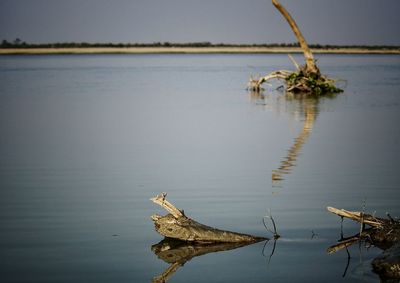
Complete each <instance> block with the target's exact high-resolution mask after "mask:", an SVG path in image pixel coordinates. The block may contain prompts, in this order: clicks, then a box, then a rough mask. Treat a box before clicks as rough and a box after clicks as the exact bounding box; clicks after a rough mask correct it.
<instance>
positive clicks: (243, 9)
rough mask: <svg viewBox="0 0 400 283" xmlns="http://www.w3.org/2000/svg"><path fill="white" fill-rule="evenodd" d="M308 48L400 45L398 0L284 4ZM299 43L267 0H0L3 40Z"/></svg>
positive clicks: (300, 0) (286, 1)
mask: <svg viewBox="0 0 400 283" xmlns="http://www.w3.org/2000/svg"><path fill="white" fill-rule="evenodd" d="M281 3H282V4H283V5H285V7H286V8H287V9H288V10H289V11H290V12H291V13H292V16H293V17H294V18H295V20H296V21H297V22H298V24H299V26H300V28H301V29H302V31H303V33H304V35H305V37H306V39H307V40H308V42H309V43H320V44H342V45H343V44H368V45H400V16H399V13H400V1H399V0H380V1H378V0H282V1H281ZM16 37H19V38H21V39H22V40H24V41H27V42H30V43H48V42H71V41H74V42H81V41H86V42H92V43H94V42H114V43H117V42H126V43H127V42H140V43H147V42H150V43H151V42H158V41H161V42H164V41H169V42H194V41H210V42H213V43H219V42H223V43H281V42H287V43H289V42H295V41H296V40H295V38H294V36H293V34H292V32H291V30H290V29H289V26H288V25H287V23H286V21H285V20H284V19H283V18H282V16H281V15H280V14H279V13H278V11H277V10H276V9H275V8H274V7H273V5H272V3H271V1H270V0H112V1H111V0H68V1H67V0H0V40H2V39H7V40H9V41H12V40H13V39H15V38H16Z"/></svg>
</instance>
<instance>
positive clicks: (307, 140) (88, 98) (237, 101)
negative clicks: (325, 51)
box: [0, 55, 400, 282]
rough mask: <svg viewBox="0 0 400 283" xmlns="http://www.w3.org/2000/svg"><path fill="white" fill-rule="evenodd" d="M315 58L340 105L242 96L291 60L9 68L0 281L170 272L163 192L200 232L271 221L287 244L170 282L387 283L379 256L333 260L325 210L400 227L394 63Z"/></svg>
mask: <svg viewBox="0 0 400 283" xmlns="http://www.w3.org/2000/svg"><path fill="white" fill-rule="evenodd" d="M318 57H319V58H318V59H319V60H318V63H319V66H320V68H321V69H322V70H323V72H324V73H327V74H329V75H331V76H333V77H337V78H342V79H345V80H346V83H344V82H342V83H341V84H342V86H345V92H344V93H343V94H340V95H338V96H336V97H333V98H323V99H319V100H318V101H316V100H304V99H303V100H298V99H287V98H285V97H284V96H283V95H282V94H281V93H279V92H278V91H275V90H274V89H275V88H273V87H270V88H268V90H271V91H266V92H264V95H263V97H260V96H254V95H252V94H250V93H248V92H247V91H246V90H245V87H246V83H247V80H248V78H249V76H250V75H251V74H257V73H260V74H266V73H268V72H270V71H273V70H276V69H292V68H293V67H292V66H291V63H290V60H289V59H288V58H287V56H286V55H64V56H62V55H57V56H2V57H0V133H1V134H0V229H1V230H0V251H1V253H0V254H1V255H0V257H1V265H0V274H1V277H2V278H3V279H2V280H5V281H6V282H38V281H40V282H71V281H75V282H94V281H95V282H150V281H151V280H152V278H153V277H155V276H157V275H160V274H161V273H162V272H163V271H164V270H165V269H167V268H168V267H169V264H168V263H166V262H164V261H163V260H160V259H158V258H157V256H156V255H155V254H154V253H153V252H152V250H151V247H152V245H154V244H157V243H158V242H159V241H161V240H162V237H161V236H160V235H158V234H157V233H156V232H155V231H154V229H153V224H152V222H151V220H150V218H149V217H150V215H152V214H153V213H164V211H162V209H161V208H159V207H157V206H156V205H154V204H153V203H151V202H150V201H149V198H150V197H153V196H154V195H156V194H158V193H160V192H168V198H169V200H170V201H171V202H173V203H175V204H176V205H177V206H178V207H179V208H183V209H185V212H186V214H188V215H189V216H190V217H193V218H195V219H196V220H198V221H200V222H202V223H205V224H208V225H211V226H215V227H219V228H222V229H227V230H234V231H238V232H244V233H250V234H255V235H260V236H270V235H269V234H268V232H267V231H266V230H265V229H264V226H263V225H262V222H261V219H262V216H263V215H265V214H266V213H267V211H268V210H269V209H271V211H272V214H273V216H274V218H275V220H276V222H277V224H278V231H279V233H280V234H281V235H282V238H281V239H279V240H278V241H277V243H276V247H275V251H274V254H273V256H272V257H271V258H269V255H270V253H271V251H272V248H273V245H272V242H269V243H268V244H267V245H266V246H265V250H264V254H263V245H264V243H257V244H254V245H251V246H247V247H243V248H239V249H234V250H229V251H225V252H219V253H209V254H206V255H203V256H198V257H195V258H193V259H192V260H191V261H189V262H187V263H186V264H185V265H184V266H183V267H180V268H179V269H178V270H177V271H176V272H175V273H174V274H173V275H172V277H171V279H170V282H243V281H249V282H265V281H271V282H290V281H292V282H293V281H295V282H321V281H324V282H338V281H346V282H377V281H378V280H379V278H378V276H376V275H375V274H373V273H372V272H371V271H370V261H371V260H372V259H373V258H374V257H375V256H377V255H378V254H380V251H379V250H378V249H375V248H370V249H364V248H362V249H360V250H359V249H358V246H357V247H352V248H350V249H349V252H350V253H351V259H350V261H349V265H348V266H347V264H348V261H347V258H348V256H347V253H346V252H345V251H341V252H338V253H336V254H333V255H328V254H327V253H326V249H327V247H329V246H330V245H332V244H334V243H335V242H336V240H337V239H338V238H339V237H340V219H339V218H338V217H336V216H333V215H330V214H329V213H328V212H326V209H325V207H326V206H328V205H329V206H335V207H338V208H346V209H349V210H361V209H362V207H363V204H364V203H365V205H366V211H367V212H371V213H372V212H374V211H376V214H377V215H382V216H384V214H385V212H387V211H388V212H390V213H391V214H392V215H394V216H400V207H399V205H398V203H399V200H400V188H399V186H400V174H399V169H398V168H399V167H398V160H399V158H400V149H399V148H400V147H399V143H400V127H399V126H398V121H400V119H399V118H400V92H399V88H400V57H399V56H396V55H391V56H386V55H379V56H377V55H318ZM298 59H299V60H301V58H300V57H299V58H298ZM302 133H304V134H303V135H302ZM301 136H303V138H301V139H300V142H299V137H301ZM296 143H298V144H299V145H298V146H296ZM293 153H295V154H294V155H293ZM293 156H294V157H295V158H293ZM288 161H289V164H290V166H288V167H283V169H282V166H286V165H287V164H288ZM285 164H286V165H285ZM279 168H281V170H282V172H281V173H282V174H281V178H279V180H272V179H273V178H272V174H273V172H276V170H279ZM344 226H345V227H344V228H345V234H347V235H351V234H352V233H356V232H357V231H358V228H359V227H358V226H357V225H356V224H353V223H350V222H348V221H347V222H345V225H344ZM346 267H347V270H346ZM345 271H346V272H345ZM344 273H346V274H345V276H344V277H343V274H344Z"/></svg>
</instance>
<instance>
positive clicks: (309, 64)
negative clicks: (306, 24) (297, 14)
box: [272, 0, 319, 73]
mask: <svg viewBox="0 0 400 283" xmlns="http://www.w3.org/2000/svg"><path fill="white" fill-rule="evenodd" d="M272 4H274V6H275V8H277V9H278V11H279V12H280V13H281V14H282V16H283V17H284V18H285V19H286V21H287V22H288V23H289V25H290V28H291V29H292V31H293V33H294V35H295V36H296V38H297V40H298V41H299V43H300V47H301V49H302V50H303V54H304V58H305V61H306V72H310V73H319V70H318V68H317V66H316V65H315V60H314V56H313V54H312V52H311V49H310V48H309V47H308V44H307V42H306V40H305V39H304V36H303V34H302V33H301V31H300V29H299V27H298V26H297V24H296V22H295V21H294V19H293V18H292V16H291V15H290V14H289V12H288V11H287V10H286V9H285V7H283V6H282V5H281V4H280V3H279V1H278V0H272Z"/></svg>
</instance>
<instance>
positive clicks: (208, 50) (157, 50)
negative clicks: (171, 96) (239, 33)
mask: <svg viewBox="0 0 400 283" xmlns="http://www.w3.org/2000/svg"><path fill="white" fill-rule="evenodd" d="M300 52H301V49H300V48H290V47H280V48H278V47H276V48H275V47H128V48H124V47H122V48H117V47H98V48H94V47H89V48H0V55H1V54H4V55H10V54H174V53H177V54H184V53H188V54H213V53H215V54H223V53H228V54H229V53H231V54H246V53H248V54H251V53H285V54H286V53H300ZM313 52H314V53H329V54H400V48H398V49H390V50H387V49H375V50H369V49H363V48H334V49H313Z"/></svg>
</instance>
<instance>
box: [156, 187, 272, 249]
mask: <svg viewBox="0 0 400 283" xmlns="http://www.w3.org/2000/svg"><path fill="white" fill-rule="evenodd" d="M166 195H167V194H165V193H164V194H161V195H157V196H156V197H154V198H151V200H152V201H153V202H154V203H156V204H158V205H160V206H161V207H163V208H165V209H166V210H167V211H168V212H169V214H167V215H165V216H161V215H158V214H155V215H153V216H151V219H152V220H153V222H154V226H155V229H156V231H157V232H158V233H160V234H161V235H163V236H164V237H168V238H173V239H178V240H181V241H188V242H199V243H239V242H247V243H255V242H260V241H263V240H267V238H264V237H257V236H252V235H247V234H241V233H236V232H231V231H226V230H219V229H216V228H213V227H210V226H207V225H204V224H201V223H198V222H197V221H195V220H193V219H191V218H189V217H187V216H186V215H185V214H184V213H183V211H182V210H179V209H178V208H176V207H175V206H174V205H173V204H171V203H170V202H168V201H167V200H166Z"/></svg>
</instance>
